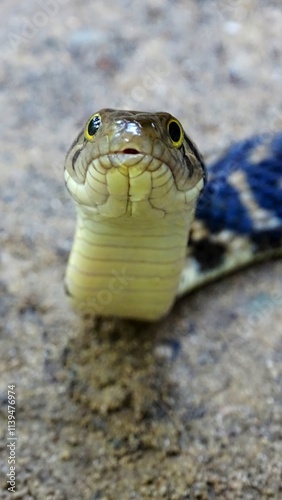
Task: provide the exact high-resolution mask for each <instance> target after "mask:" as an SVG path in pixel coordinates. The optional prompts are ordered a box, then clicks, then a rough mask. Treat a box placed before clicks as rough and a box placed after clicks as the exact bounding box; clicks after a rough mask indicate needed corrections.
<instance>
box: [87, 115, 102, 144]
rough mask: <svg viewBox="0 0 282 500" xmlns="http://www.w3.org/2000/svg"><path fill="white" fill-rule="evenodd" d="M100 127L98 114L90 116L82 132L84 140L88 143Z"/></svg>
mask: <svg viewBox="0 0 282 500" xmlns="http://www.w3.org/2000/svg"><path fill="white" fill-rule="evenodd" d="M100 125H101V116H100V115H99V113H96V114H95V115H93V116H91V118H90V120H89V121H88V123H87V125H86V127H85V131H84V135H85V138H86V139H87V140H88V141H91V139H92V137H93V136H94V135H95V134H96V132H97V130H98V129H99V127H100Z"/></svg>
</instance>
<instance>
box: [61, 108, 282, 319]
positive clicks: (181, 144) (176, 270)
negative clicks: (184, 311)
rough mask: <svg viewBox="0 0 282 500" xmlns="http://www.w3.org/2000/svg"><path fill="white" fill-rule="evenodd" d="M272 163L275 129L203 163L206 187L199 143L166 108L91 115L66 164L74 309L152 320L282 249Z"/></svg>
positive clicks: (281, 195) (275, 162)
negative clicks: (73, 219) (72, 223)
mask: <svg viewBox="0 0 282 500" xmlns="http://www.w3.org/2000/svg"><path fill="white" fill-rule="evenodd" d="M255 155H257V156H255ZM281 158H282V137H281V136H279V135H278V136H275V137H274V138H269V137H266V136H265V137H257V138H253V139H251V140H250V141H249V142H248V141H245V142H243V143H240V145H237V146H234V148H233V149H232V150H230V151H229V152H228V153H227V155H226V156H225V157H224V159H222V160H220V161H219V162H217V163H215V164H214V165H212V166H211V167H210V169H209V182H208V183H206V171H205V166H204V162H203V159H202V157H201V155H200V153H199V152H198V150H197V147H196V146H195V144H194V143H193V142H192V141H191V139H190V138H189V137H188V135H187V134H186V133H185V132H184V130H183V127H182V125H181V123H180V122H179V121H178V120H177V119H176V118H174V117H173V116H171V115H170V114H169V113H145V112H138V111H118V110H112V109H103V110H100V111H99V112H97V113H95V114H94V115H93V116H92V117H91V118H90V119H89V120H88V122H87V123H86V126H85V127H84V128H83V130H82V131H81V132H80V133H79V135H78V137H77V138H76V139H75V141H74V142H73V144H72V145H71V147H70V149H69V151H68V153H67V156H66V163H65V182H66V186H67V189H68V190H69V192H70V194H71V196H72V197H73V199H74V201H75V204H76V209H77V227H76V232H75V237H74V243H73V247H72V250H71V253H70V257H69V262H68V266H67V271H66V277H65V285H66V290H67V293H68V295H69V297H70V300H71V303H72V305H73V306H74V307H75V308H76V309H78V310H80V311H82V312H84V313H91V314H98V315H106V316H120V317H126V318H134V319H141V320H157V319H159V318H161V317H162V316H164V315H165V314H166V313H167V312H168V311H169V310H170V308H171V306H172V304H173V303H174V301H175V298H176V297H177V296H181V295H183V294H184V293H186V292H187V291H190V290H192V289H194V288H196V287H197V286H200V285H201V284H203V283H205V282H207V281H210V280H212V279H215V278H218V277H219V276H220V275H222V274H225V273H227V272H230V271H232V270H233V269H236V268H238V267H240V266H243V265H246V264H248V263H249V262H251V261H254V260H258V259H261V258H264V257H266V256H272V255H275V254H280V253H282V249H281V248H282V246H281V240H282V203H281V201H282V159H281ZM195 212H196V217H195ZM188 241H189V244H188V247H187V242H188Z"/></svg>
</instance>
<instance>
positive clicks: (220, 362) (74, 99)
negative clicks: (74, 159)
mask: <svg viewBox="0 0 282 500" xmlns="http://www.w3.org/2000/svg"><path fill="white" fill-rule="evenodd" d="M1 19H2V23H3V24H2V29H1V33H0V41H1V66H0V86H1V87H0V89H1V93H0V102H1V122H0V128H1V139H0V140H1V148H0V159H1V167H0V213H1V218H0V244H1V260H0V266H1V275H0V301H1V302H0V334H1V338H0V341H1V386H0V389H1V392H0V403H1V413H0V418H1V420H2V421H3V426H2V427H1V429H2V428H3V431H2V430H1V444H0V446H1V447H2V449H3V453H1V459H0V461H1V462H2V463H1V468H2V470H3V472H4V474H3V475H2V476H1V480H0V490H1V488H2V493H1V495H0V496H1V498H4V499H5V498H8V497H9V492H7V483H6V476H5V474H6V473H7V471H8V464H7V456H6V455H7V453H6V403H7V384H9V383H13V384H16V387H17V405H18V406H17V409H18V415H19V416H18V419H17V433H18V436H19V438H18V444H17V492H18V493H17V496H15V498H21V499H44V500H45V499H55V500H64V499H84V498H85V499H91V500H94V499H95V500H106V499H107V500H108V499H109V500H111V499H121V498H122V499H124V500H126V499H133V498H134V499H138V500H139V499H151V498H157V499H172V500H174V499H176V500H178V499H181V500H185V499H194V498H197V499H205V500H206V499H210V500H212V499H231V500H233V499H239V498H242V499H257V498H262V499H264V498H277V499H278V498H281V495H282V493H281V483H280V479H281V477H280V476H281V413H280V412H279V407H280V408H281V406H280V405H281V376H282V375H281V358H279V352H280V353H281V333H280V331H281V319H282V318H281V300H280V302H279V300H278V299H279V297H280V299H281V296H282V291H281V263H280V262H279V261H277V262H270V263H265V264H262V265H260V266H256V267H255V268H252V269H250V270H248V271H244V272H241V273H238V274H237V275H234V276H232V277H230V278H228V279H226V280H223V282H221V283H219V284H214V285H210V286H209V287H207V288H205V289H204V290H202V291H199V292H198V293H196V294H193V296H191V297H187V298H186V299H184V300H183V301H181V302H180V303H179V304H178V305H177V306H176V307H175V308H174V310H173V312H172V313H171V314H170V315H169V317H168V318H167V319H166V320H165V321H163V322H162V323H160V324H157V325H136V324H132V323H129V322H115V321H111V320H109V321H104V322H102V323H101V322H99V323H94V324H93V322H91V321H90V320H89V321H88V322H87V321H83V320H82V319H81V318H79V317H77V316H76V315H75V314H74V313H73V312H72V311H71V310H70V308H69V305H68V303H67V301H66V298H65V296H64V291H63V285H62V282H63V275H64V270H65V266H66V262H67V256H68V252H69V250H70V247H71V242H72V237H73V231H74V227H75V210H74V207H73V204H72V202H71V200H70V199H69V197H68V194H67V193H66V191H65V188H64V183H63V163H64V156H65V153H66V151H67V149H68V147H69V146H70V144H71V143H72V141H73V139H74V138H75V136H76V134H77V133H78V131H79V130H80V128H81V127H82V126H83V125H84V122H85V120H86V119H87V118H88V117H89V116H91V115H92V114H93V113H94V112H96V111H97V110H99V109H100V108H102V107H117V108H126V109H137V110H148V111H152V110H156V111H169V112H171V113H173V114H174V115H175V116H177V117H178V118H179V119H180V120H181V121H182V123H183V125H184V128H185V129H186V131H187V133H188V134H189V135H190V136H191V137H192V138H193V140H194V141H195V142H196V143H197V145H198V147H199V149H200V151H201V152H202V154H203V155H204V157H205V159H206V160H207V162H209V161H210V159H211V158H213V157H216V156H219V155H220V154H221V153H222V151H223V150H224V149H225V148H226V147H227V146H228V145H230V143H231V142H234V141H235V140H238V139H241V138H245V137H246V136H248V135H251V134H253V133H258V132H267V131H268V132H269V131H276V130H281V129H282V112H281V110H282V93H281V86H282V43H281V42H282V40H281V37H282V6H281V2H280V1H279V0H269V1H265V0H174V1H172V0H144V1H143V2H136V1H135V2H134V1H129V0H115V1H113V0H108V1H107V2H102V1H98V0H97V1H95V0H94V1H92V2H91V1H90V0H82V1H81V2H75V1H74V0H46V1H43V0H28V1H26V2H22V3H19V2H15V1H14V0H11V1H9V2H8V1H7V0H6V1H3V2H2V3H1ZM274 292H275V293H276V295H275V297H276V299H275V300H276V302H275V300H274V298H273V297H274V296H273V293H274ZM279 294H280V295H279ZM277 297H278V299H277ZM279 325H280V326H279ZM279 381H280V382H279ZM279 429H280V430H279Z"/></svg>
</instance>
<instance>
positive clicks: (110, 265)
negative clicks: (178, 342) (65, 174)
mask: <svg viewBox="0 0 282 500" xmlns="http://www.w3.org/2000/svg"><path fill="white" fill-rule="evenodd" d="M193 216H194V214H193V213H192V214H191V213H190V214H187V213H185V214H183V217H181V216H179V214H177V215H174V214H169V215H167V216H166V217H165V218H164V219H161V220H156V221H152V220H149V221H141V220H136V219H134V218H133V217H125V218H120V219H117V218H115V219H110V218H105V217H102V216H100V215H96V214H95V215H93V214H91V215H89V214H87V213H86V212H84V211H83V209H82V208H81V207H78V219H77V227H76V234H75V239H74V245H73V248H72V251H71V254H70V257H69V263H68V267H67V272H66V288H67V291H68V293H69V296H70V300H71V302H72V305H73V306H74V307H75V308H76V309H78V310H80V311H83V312H85V313H91V314H93V313H94V314H97V315H103V316H104V315H106V316H120V317H126V318H134V319H138V318H140V319H142V320H150V321H151V320H158V319H159V318H161V317H162V316H164V315H165V314H166V313H167V312H168V311H169V309H170V308H171V306H172V305H173V302H174V299H175V295H176V291H177V288H178V284H179V280H180V274H181V270H182V268H183V264H184V260H185V256H186V244H187V240H188V232H189V228H190V225H191V222H192V219H193ZM187 219H188V220H187Z"/></svg>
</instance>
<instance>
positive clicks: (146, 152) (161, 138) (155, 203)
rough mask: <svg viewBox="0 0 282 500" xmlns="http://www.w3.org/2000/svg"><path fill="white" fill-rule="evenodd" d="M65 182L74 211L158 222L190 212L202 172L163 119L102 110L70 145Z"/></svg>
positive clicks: (187, 143)
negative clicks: (81, 209) (82, 209)
mask: <svg viewBox="0 0 282 500" xmlns="http://www.w3.org/2000/svg"><path fill="white" fill-rule="evenodd" d="M65 180H66V185H67V188H68V190H69V192H70V194H71V195H72V197H73V198H74V200H75V201H76V202H77V203H78V204H79V205H81V206H84V207H88V208H89V209H91V210H92V211H96V212H97V213H99V214H101V215H104V216H106V217H122V216H126V217H128V216H132V215H133V216H135V217H142V218H144V217H145V218H146V217H149V218H150V217H152V218H163V217H165V215H166V214H167V213H180V212H184V211H187V210H190V209H191V206H193V207H194V206H195V204H196V200H197V198H198V196H199V194H200V192H201V190H202V188H203V186H204V182H205V167H204V162H203V160H202V157H201V155H200V153H199V152H198V150H197V147H196V146H195V144H194V143H193V142H192V141H191V140H190V138H189V137H188V136H187V135H186V134H185V132H184V130H183V127H182V125H181V123H180V122H179V121H178V120H177V119H176V118H174V117H173V116H172V115H170V114H169V113H164V112H157V113H147V112H142V111H122V110H114V109H102V110H100V111H98V112H97V113H95V114H94V115H92V116H91V117H90V118H89V120H88V121H87V123H86V125H85V127H84V128H83V130H82V131H81V132H80V133H79V135H78V136H77V138H76V140H75V141H74V142H73V144H72V145H71V147H70V149H69V151H68V153H67V156H66V162H65Z"/></svg>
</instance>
